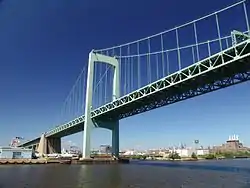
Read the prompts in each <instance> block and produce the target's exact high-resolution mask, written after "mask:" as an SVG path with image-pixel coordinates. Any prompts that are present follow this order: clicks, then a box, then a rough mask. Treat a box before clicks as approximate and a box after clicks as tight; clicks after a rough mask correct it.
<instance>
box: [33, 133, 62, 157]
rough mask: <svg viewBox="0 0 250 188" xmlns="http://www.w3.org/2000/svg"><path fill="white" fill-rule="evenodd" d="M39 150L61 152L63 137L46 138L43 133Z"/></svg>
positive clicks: (44, 152) (41, 151) (45, 152)
mask: <svg viewBox="0 0 250 188" xmlns="http://www.w3.org/2000/svg"><path fill="white" fill-rule="evenodd" d="M37 151H38V153H39V154H51V153H61V138H53V137H51V138H46V137H45V135H44V134H42V136H41V138H40V142H39V145H38V147H37Z"/></svg>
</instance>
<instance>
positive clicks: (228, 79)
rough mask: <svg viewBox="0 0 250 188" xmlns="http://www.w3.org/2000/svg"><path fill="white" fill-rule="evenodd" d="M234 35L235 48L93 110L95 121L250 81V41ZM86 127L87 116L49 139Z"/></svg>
mask: <svg viewBox="0 0 250 188" xmlns="http://www.w3.org/2000/svg"><path fill="white" fill-rule="evenodd" d="M233 35H234V33H233V32H232V39H233V40H234V39H235V43H234V45H233V46H232V47H230V48H228V49H226V50H224V51H222V52H219V53H217V54H215V55H213V56H211V57H208V58H206V59H204V60H201V61H199V62H197V63H195V64H193V65H191V66H189V67H186V68H184V69H182V70H180V71H178V72H175V73H173V74H171V75H168V76H166V77H164V78H162V79H160V80H158V81H156V82H153V83H151V84H149V85H147V86H145V87H143V88H140V89H138V90H136V91H133V92H132V93H130V94H127V95H125V96H123V97H120V98H118V99H117V100H115V101H113V102H110V103H108V104H105V105H103V106H101V107H99V108H97V109H95V110H93V111H92V112H91V115H92V118H93V119H94V120H95V121H96V122H98V121H102V120H110V119H117V118H118V119H122V118H126V117H129V116H132V115H135V114H139V113H143V112H145V111H149V110H152V109H155V108H159V107H162V106H165V105H168V104H172V103H175V102H178V101H182V100H185V99H188V98H191V97H195V96H198V95H202V94H205V93H208V92H212V91H215V90H218V89H221V88H225V87H228V86H231V85H234V84H237V83H241V82H244V81H247V80H250V39H249V37H246V35H244V36H243V37H241V38H240V41H239V33H236V35H237V36H236V37H235V38H234V36H233ZM242 38H244V39H243V41H242ZM83 124H84V115H83V116H80V117H78V118H76V119H74V120H72V121H70V122H68V123H66V124H63V125H61V126H59V127H56V128H54V129H52V130H50V131H48V132H47V133H46V137H51V136H53V137H62V136H67V135H70V134H74V133H76V132H79V131H82V130H83ZM29 142H32V141H29ZM23 145H28V143H24V144H22V146H23Z"/></svg>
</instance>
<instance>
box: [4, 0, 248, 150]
mask: <svg viewBox="0 0 250 188" xmlns="http://www.w3.org/2000/svg"><path fill="white" fill-rule="evenodd" d="M234 2H236V1H235V0H224V1H216V2H215V1H200V0H189V1H181V0H169V1H166V0H155V1H145V0H137V1H134V0H126V1H117V0H106V1H95V0H85V1H81V0H75V1H68V0H36V1H34V0H23V1H20V0H1V1H0V145H6V144H8V143H9V141H10V139H12V138H13V137H15V136H23V137H24V138H26V139H31V138H33V137H35V136H39V135H40V133H41V132H44V131H47V130H49V129H50V128H52V127H53V126H54V122H55V119H56V117H57V115H58V113H59V111H60V108H61V106H62V103H63V101H64V99H65V98H66V96H67V95H68V93H69V91H70V89H71V87H72V85H73V84H74V82H75V80H76V78H77V76H78V74H79V73H80V71H81V69H82V67H83V66H84V65H85V64H86V62H87V59H88V53H89V51H90V50H91V49H93V48H95V49H98V48H104V47H110V46H113V45H116V44H121V43H124V42H129V41H132V40H136V39H139V38H141V37H145V36H148V35H151V34H154V33H157V32H160V31H163V30H165V29H168V28H172V27H174V26H176V25H180V24H182V23H184V22H187V21H190V20H193V19H196V18H198V17H200V16H202V15H206V14H208V13H211V12H213V11H214V10H218V9H220V8H223V7H225V6H226V5H228V4H232V3H234ZM208 32H209V31H208ZM249 88H250V82H247V83H243V84H240V85H237V86H232V87H230V88H226V89H223V90H220V91H216V92H214V93H209V94H206V95H203V96H199V97H196V98H193V99H190V100H186V101H183V102H179V103H176V104H173V105H170V106H166V107H163V108H160V109H156V110H153V111H150V112H146V113H143V114H140V115H137V116H133V117H130V118H127V119H124V120H121V122H120V146H121V148H154V147H166V146H170V145H173V144H175V145H178V144H179V143H180V142H182V143H186V144H187V145H192V142H193V140H194V139H199V140H200V142H201V144H202V145H205V146H207V145H214V144H220V143H223V142H224V141H225V140H226V139H227V138H228V135H230V134H238V135H239V136H240V139H241V140H242V141H243V143H245V144H247V145H249V146H250V140H249V132H250V128H249V125H250V118H249V112H250V101H249V96H250V89H249ZM63 140H64V141H72V142H74V143H76V144H77V145H78V146H81V141H82V133H78V134H75V135H72V136H69V137H66V138H64V139H63ZM110 143H111V133H110V132H109V131H108V130H103V129H96V130H94V132H93V137H92V146H93V147H95V148H96V147H98V146H99V145H100V144H110Z"/></svg>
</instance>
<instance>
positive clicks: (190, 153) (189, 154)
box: [170, 148, 193, 157]
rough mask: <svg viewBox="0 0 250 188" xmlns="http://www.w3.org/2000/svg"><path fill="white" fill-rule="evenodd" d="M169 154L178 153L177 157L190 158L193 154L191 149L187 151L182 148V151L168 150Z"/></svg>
mask: <svg viewBox="0 0 250 188" xmlns="http://www.w3.org/2000/svg"><path fill="white" fill-rule="evenodd" d="M170 152H171V153H174V152H176V153H178V155H179V156H180V157H190V156H191V155H192V153H193V150H191V149H188V148H184V149H173V150H170Z"/></svg>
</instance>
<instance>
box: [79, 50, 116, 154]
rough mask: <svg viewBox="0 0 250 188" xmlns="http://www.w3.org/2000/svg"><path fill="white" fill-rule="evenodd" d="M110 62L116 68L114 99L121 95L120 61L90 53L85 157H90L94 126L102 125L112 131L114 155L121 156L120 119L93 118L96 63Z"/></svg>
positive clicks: (84, 134)
mask: <svg viewBox="0 0 250 188" xmlns="http://www.w3.org/2000/svg"><path fill="white" fill-rule="evenodd" d="M100 62H102V63H108V64H110V65H112V66H113V68H114V76H113V100H115V99H116V98H119V97H120V88H119V83H120V82H119V74H120V73H119V62H118V60H117V59H116V58H115V57H110V56H106V55H102V54H98V53H96V52H94V51H91V52H90V53H89V61H88V75H87V88H86V101H85V122H84V131H83V158H89V157H90V145H91V144H90V138H91V131H92V129H93V128H94V127H102V128H106V129H109V130H111V131H112V155H114V156H116V157H118V156H119V119H118V118H117V119H112V120H109V121H105V122H104V121H101V122H94V121H93V119H92V118H91V106H92V92H93V79H94V63H100Z"/></svg>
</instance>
